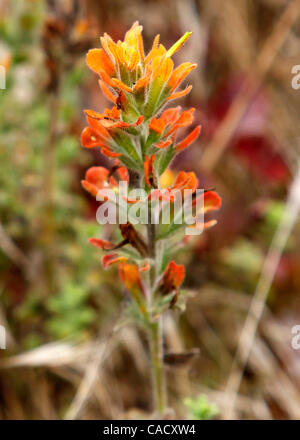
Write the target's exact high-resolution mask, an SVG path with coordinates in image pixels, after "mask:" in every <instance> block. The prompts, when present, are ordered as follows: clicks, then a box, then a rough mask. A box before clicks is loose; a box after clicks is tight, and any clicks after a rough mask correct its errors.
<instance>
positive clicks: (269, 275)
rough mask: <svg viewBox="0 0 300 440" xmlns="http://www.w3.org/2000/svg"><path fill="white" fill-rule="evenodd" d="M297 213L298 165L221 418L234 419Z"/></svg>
mask: <svg viewBox="0 0 300 440" xmlns="http://www.w3.org/2000/svg"><path fill="white" fill-rule="evenodd" d="M299 211H300V165H299V168H298V172H297V175H296V176H295V178H294V181H293V183H292V185H291V188H290V192H289V196H288V200H287V203H286V206H285V211H284V214H283V217H282V219H281V222H280V224H279V226H278V228H277V230H276V233H275V235H274V237H273V240H272V243H271V245H270V248H269V251H268V254H267V256H266V259H265V261H264V265H263V267H262V271H261V275H260V278H259V281H258V284H257V287H256V291H255V293H254V296H253V299H252V301H251V304H250V309H249V312H248V314H247V318H246V321H245V324H244V327H243V330H242V333H241V337H240V340H239V344H238V348H237V351H236V356H235V360H234V362H233V365H232V369H231V372H230V375H229V379H228V383H227V388H226V392H227V393H228V404H227V407H226V412H225V418H232V416H233V415H234V407H235V400H236V396H237V393H238V390H239V387H240V384H241V381H242V377H243V373H244V369H245V366H246V364H247V361H248V358H249V355H250V353H251V349H252V346H253V342H254V339H255V334H256V330H257V326H258V324H259V321H260V319H261V316H262V313H263V310H264V306H265V302H266V299H267V297H268V294H269V291H270V288H271V286H272V283H273V279H274V276H275V273H276V270H277V267H278V264H279V262H280V258H281V255H282V252H283V250H284V248H285V245H286V243H287V240H288V238H289V236H290V234H291V231H292V229H293V227H294V225H295V223H296V221H297V218H298V215H299ZM229 397H230V398H229Z"/></svg>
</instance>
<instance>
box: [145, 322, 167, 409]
mask: <svg viewBox="0 0 300 440" xmlns="http://www.w3.org/2000/svg"><path fill="white" fill-rule="evenodd" d="M149 343H150V355H151V373H152V386H153V396H154V404H155V411H156V412H157V413H158V414H160V415H163V414H164V412H165V407H166V385H165V372H164V365H163V338H162V316H160V317H159V320H158V321H157V322H154V323H152V325H151V329H150V331H149Z"/></svg>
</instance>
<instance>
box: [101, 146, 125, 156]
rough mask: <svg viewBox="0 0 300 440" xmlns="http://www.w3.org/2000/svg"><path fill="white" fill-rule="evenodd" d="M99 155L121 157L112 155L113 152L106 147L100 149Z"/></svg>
mask: <svg viewBox="0 0 300 440" xmlns="http://www.w3.org/2000/svg"><path fill="white" fill-rule="evenodd" d="M101 153H102V154H103V155H104V156H106V157H120V156H121V153H114V152H113V151H111V150H110V149H109V148H107V147H102V148H101Z"/></svg>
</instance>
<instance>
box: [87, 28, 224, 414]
mask: <svg viewBox="0 0 300 440" xmlns="http://www.w3.org/2000/svg"><path fill="white" fill-rule="evenodd" d="M141 32H142V27H141V26H140V25H139V24H138V23H134V24H133V26H132V27H131V29H130V30H129V31H128V32H127V33H126V35H125V38H124V41H118V42H117V43H115V42H114V41H113V40H112V39H111V38H110V37H109V36H108V35H107V34H105V35H104V36H103V37H102V38H101V43H102V48H99V49H92V50H90V51H89V52H88V54H87V59H86V60H87V64H88V66H89V67H90V69H92V70H93V71H94V72H96V73H97V74H98V75H99V84H100V87H101V89H102V91H103V93H104V95H105V96H106V97H107V99H108V100H110V101H112V103H113V107H112V108H111V109H105V111H104V113H98V112H96V111H93V110H85V114H86V117H87V122H88V126H87V127H86V128H85V129H84V130H83V133H82V137H81V141H82V144H83V146H84V147H86V148H97V147H98V148H100V149H101V152H102V154H104V155H105V156H107V157H109V158H112V159H113V160H114V161H115V162H114V165H113V167H112V168H111V170H108V169H106V168H104V167H92V168H90V169H89V170H88V171H87V173H86V177H85V180H83V181H82V185H83V187H84V188H85V189H86V190H87V191H88V192H89V193H90V194H91V195H92V196H94V197H96V196H97V194H98V195H99V192H100V193H101V191H103V190H104V189H107V188H110V189H112V190H113V191H116V192H117V191H118V183H119V182H120V181H122V182H126V183H128V184H129V186H134V187H136V186H138V185H140V187H141V188H142V189H143V190H144V191H145V193H146V194H147V197H146V198H145V200H143V203H145V204H147V205H148V204H150V202H151V201H152V199H153V198H154V199H156V200H157V201H158V202H163V203H166V202H169V204H171V205H172V206H173V210H172V213H171V218H170V223H169V224H168V225H164V226H162V225H161V222H160V221H158V224H154V223H153V222H151V218H150V217H149V221H148V224H147V226H146V229H147V234H146V236H144V231H143V228H145V226H141V225H133V224H132V223H130V222H129V221H126V222H125V223H122V222H119V223H120V224H119V236H120V239H119V240H116V243H113V242H111V241H107V240H103V239H100V238H91V239H90V243H91V244H92V245H94V246H96V247H98V248H100V249H101V250H103V251H104V252H106V251H110V252H111V253H108V254H107V253H106V254H105V255H104V256H103V258H102V265H103V268H105V269H106V268H107V267H109V266H111V265H113V264H117V265H118V266H119V275H120V279H121V281H122V283H123V285H124V287H125V289H126V290H127V291H128V292H129V293H130V294H131V299H132V301H131V304H130V306H129V309H128V310H129V312H132V314H131V316H132V317H134V319H135V320H136V322H139V323H142V325H143V327H144V328H145V329H146V330H147V332H148V334H149V341H150V351H151V363H152V375H153V389H154V397H155V405H156V407H155V408H156V411H157V412H158V413H159V414H161V415H162V414H163V413H164V411H165V405H166V390H165V379H164V368H163V353H162V328H161V321H162V315H163V313H164V312H165V311H166V310H167V309H168V308H172V309H174V308H176V306H177V302H178V301H179V299H180V298H181V292H180V287H181V284H182V282H183V280H184V276H185V270H184V266H183V265H177V264H176V263H175V261H173V260H171V261H170V259H171V258H172V252H173V253H174V252H175V250H178V248H179V247H180V246H183V245H184V244H185V241H186V240H185V239H184V226H185V224H184V223H182V224H177V223H176V221H175V217H176V213H175V208H174V205H175V199H176V194H178V193H180V194H182V196H183V199H184V201H185V199H186V198H187V197H188V196H186V193H185V190H189V197H190V199H191V203H192V206H195V204H196V201H197V200H198V199H199V198H201V200H202V208H201V211H202V214H206V213H207V212H209V211H213V210H217V209H218V208H219V207H220V205H221V200H220V197H219V196H218V194H217V193H216V192H215V191H204V192H202V193H201V194H200V195H197V194H196V191H197V188H198V179H197V177H196V175H195V173H193V172H185V171H181V172H179V174H178V175H177V177H176V178H175V181H174V183H173V184H170V185H169V186H168V187H167V188H164V189H163V188H162V181H163V180H164V181H169V175H168V179H167V180H166V179H164V177H163V175H164V173H168V172H169V166H170V164H171V162H172V160H173V158H174V157H175V155H176V154H178V153H180V152H181V151H182V150H184V149H185V148H187V147H188V146H189V145H190V144H192V143H193V142H194V141H195V140H196V139H197V137H198V135H199V133H200V129H201V127H200V126H196V127H195V128H194V129H193V130H192V131H191V132H190V134H188V135H187V136H186V137H185V138H183V139H182V138H181V136H180V130H181V129H182V128H185V127H188V126H190V125H191V124H193V117H194V110H195V109H194V108H191V109H189V110H182V109H181V107H180V106H177V107H174V108H167V109H164V107H165V106H166V104H167V103H168V102H169V101H173V100H175V99H178V98H181V97H183V96H185V95H186V94H188V93H189V92H190V91H191V88H192V87H191V86H188V87H187V88H185V89H182V90H179V89H178V88H179V87H180V85H181V83H182V81H183V80H184V79H185V78H186V77H187V75H188V74H189V73H190V72H191V71H192V70H193V69H194V68H195V67H196V64H192V63H190V62H186V63H183V64H181V65H179V66H178V67H176V68H174V63H173V60H172V55H173V54H174V53H175V52H176V51H177V50H178V49H179V48H180V47H181V46H182V45H183V44H184V43H185V42H186V40H187V39H188V38H189V37H190V35H191V33H190V32H187V33H186V34H184V35H183V37H181V38H180V39H179V40H178V41H177V42H176V43H175V44H174V45H173V46H172V47H171V48H170V49H169V50H167V49H166V48H165V47H164V46H163V45H162V44H160V43H159V36H158V35H157V36H156V37H155V39H154V42H153V45H152V48H151V50H150V51H149V53H148V54H145V52H144V47H143V40H142V36H141ZM178 137H179V139H178ZM169 174H170V172H169ZM171 174H172V173H171ZM132 176H135V178H134V179H133V178H132ZM102 200H103V201H105V200H106V199H105V197H104V198H103V199H102ZM103 201H102V203H103ZM136 203H140V200H139V199H130V198H127V199H126V200H125V206H127V208H128V209H129V207H130V206H133V205H134V204H136ZM127 208H126V209H127ZM159 209H161V208H159ZM160 212H161V211H160ZM158 218H159V219H160V216H158ZM215 223H216V222H215V220H209V221H205V222H204V224H203V225H202V226H203V228H206V227H210V226H213V225H214V224H215ZM197 226H199V225H198V224H196V227H197ZM182 296H183V295H182Z"/></svg>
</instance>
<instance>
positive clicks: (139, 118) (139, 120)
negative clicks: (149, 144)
mask: <svg viewBox="0 0 300 440" xmlns="http://www.w3.org/2000/svg"><path fill="white" fill-rule="evenodd" d="M144 119H145V118H144V116H143V115H141V116H139V117H138V119H137V120H136V121H135V125H136V126H138V125H141V123H142V122H143V121H144Z"/></svg>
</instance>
